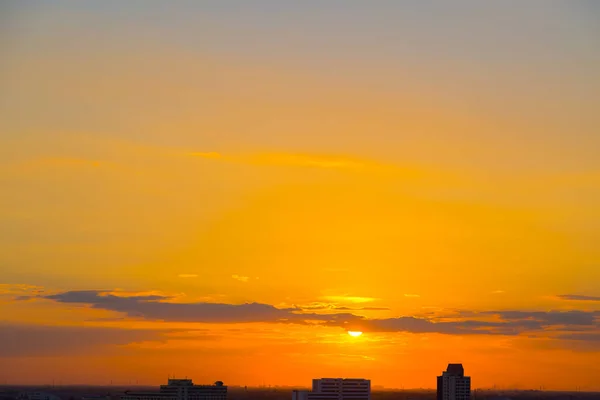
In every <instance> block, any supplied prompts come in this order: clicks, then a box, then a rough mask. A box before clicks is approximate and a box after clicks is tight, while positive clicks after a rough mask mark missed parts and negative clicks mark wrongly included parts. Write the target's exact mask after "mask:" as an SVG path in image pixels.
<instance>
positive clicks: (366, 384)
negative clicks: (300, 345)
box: [292, 378, 371, 400]
mask: <svg viewBox="0 0 600 400" xmlns="http://www.w3.org/2000/svg"><path fill="white" fill-rule="evenodd" d="M292 400H371V381H370V380H368V379H342V378H321V379H313V384H312V391H310V392H309V391H306V390H294V391H293V392H292Z"/></svg>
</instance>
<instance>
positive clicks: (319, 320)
mask: <svg viewBox="0 0 600 400" xmlns="http://www.w3.org/2000/svg"><path fill="white" fill-rule="evenodd" d="M44 298H45V299H48V300H53V301H57V302H61V303H77V304H85V305H87V306H90V307H93V308H99V309H104V310H110V311H115V312H120V313H124V314H125V315H127V316H129V317H137V318H144V319H148V320H159V321H173V322H206V323H215V322H216V323H245V322H278V323H293V324H322V325H326V326H335V327H341V328H343V329H347V330H362V331H366V332H410V333H441V334H450V335H464V334H483V335H518V334H521V333H526V332H535V331H542V330H547V331H549V330H554V331H560V332H570V331H571V329H572V331H576V330H580V329H581V328H592V327H597V326H598V321H597V317H598V316H599V314H598V312H594V311H590V312H587V311H577V310H568V311H483V312H475V311H460V310H454V311H453V312H451V313H450V314H449V315H447V316H440V315H432V316H423V317H415V316H402V317H397V318H383V319H368V318H365V317H364V316H360V315H355V314H353V313H321V314H319V313H314V312H306V311H311V310H312V311H316V310H337V311H340V310H352V311H354V310H355V309H350V308H344V307H337V306H331V305H328V304H313V305H309V306H307V307H293V308H277V307H274V306H272V305H269V304H261V303H246V304H223V303H205V302H197V303H174V302H171V301H170V300H172V298H171V297H168V296H160V295H149V296H128V297H127V296H121V295H118V294H115V293H111V292H108V291H94V290H88V291H70V292H64V293H59V294H54V295H48V296H44ZM332 307H333V308H332ZM370 309H379V308H370ZM363 310H366V308H364V309H363Z"/></svg>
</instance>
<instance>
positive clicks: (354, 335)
mask: <svg viewBox="0 0 600 400" xmlns="http://www.w3.org/2000/svg"><path fill="white" fill-rule="evenodd" d="M348 335H350V336H352V337H359V336H360V335H362V332H361V331H348Z"/></svg>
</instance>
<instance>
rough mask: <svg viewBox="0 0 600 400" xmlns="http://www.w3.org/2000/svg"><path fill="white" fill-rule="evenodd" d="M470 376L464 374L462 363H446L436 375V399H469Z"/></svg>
mask: <svg viewBox="0 0 600 400" xmlns="http://www.w3.org/2000/svg"><path fill="white" fill-rule="evenodd" d="M470 399H471V377H469V376H465V369H464V368H463V366H462V364H448V369H446V371H444V372H443V373H442V375H441V376H438V377H437V400H470Z"/></svg>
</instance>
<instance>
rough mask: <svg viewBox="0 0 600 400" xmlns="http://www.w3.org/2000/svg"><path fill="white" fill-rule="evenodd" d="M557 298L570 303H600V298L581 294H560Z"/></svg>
mask: <svg viewBox="0 0 600 400" xmlns="http://www.w3.org/2000/svg"><path fill="white" fill-rule="evenodd" d="M556 297H558V298H559V299H561V300H569V301H600V296H584V295H580V294H560V295H558V296H556Z"/></svg>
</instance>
